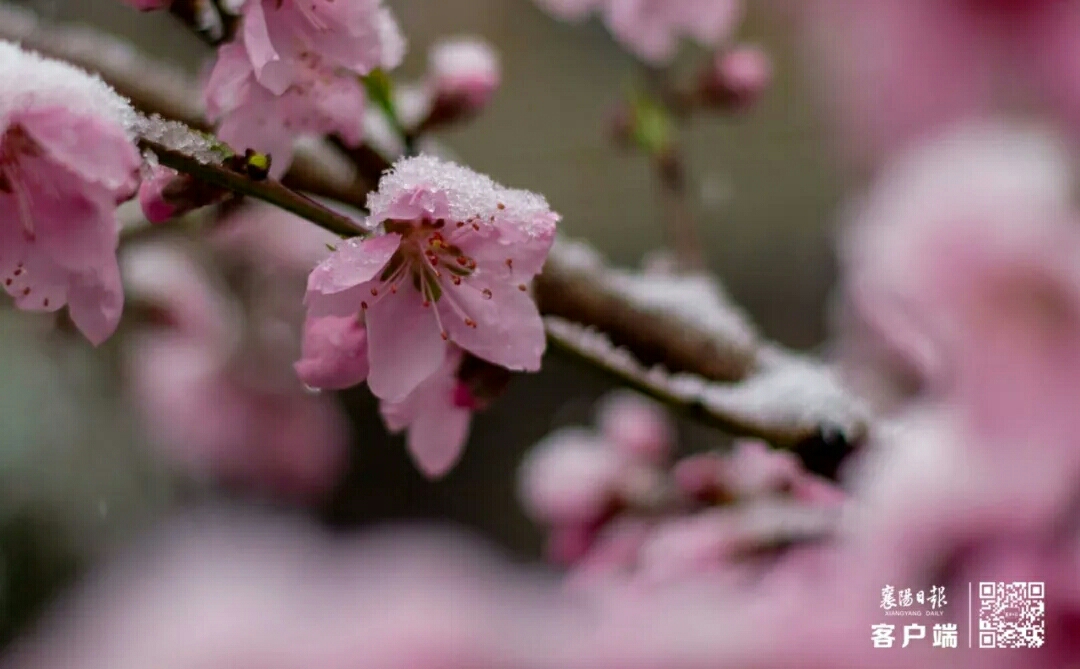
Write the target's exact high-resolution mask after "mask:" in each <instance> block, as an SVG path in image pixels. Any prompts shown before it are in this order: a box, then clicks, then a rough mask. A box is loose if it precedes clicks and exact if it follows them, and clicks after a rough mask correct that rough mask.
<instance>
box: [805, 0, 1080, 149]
mask: <svg viewBox="0 0 1080 669" xmlns="http://www.w3.org/2000/svg"><path fill="white" fill-rule="evenodd" d="M800 9H801V10H802V11H803V12H804V20H805V22H806V25H807V28H808V29H807V34H808V35H809V36H810V37H811V39H812V43H811V46H812V47H813V48H814V50H815V51H816V52H817V53H819V54H820V55H821V56H823V61H824V64H825V67H824V68H823V72H824V75H825V76H824V78H823V80H822V82H821V84H822V85H821V86H819V88H820V90H821V93H822V99H823V100H824V102H825V103H826V104H827V105H828V106H829V107H830V111H831V112H833V114H834V115H835V116H836V117H837V118H838V119H839V120H840V121H842V124H843V128H844V129H845V131H846V132H850V133H851V135H852V137H853V139H854V140H855V141H856V142H858V145H857V146H856V147H854V148H856V149H857V150H860V151H866V152H868V153H870V154H871V155H878V154H881V153H883V152H884V151H887V150H890V149H892V148H894V147H896V146H897V145H899V144H903V143H906V142H909V141H914V140H917V139H919V138H925V137H927V136H929V135H933V134H935V133H936V132H937V131H938V130H940V129H941V128H942V127H943V126H944V125H947V124H949V123H951V122H954V121H958V120H961V119H963V118H965V117H970V116H980V115H986V114H987V112H993V111H994V110H1001V109H1014V108H1030V107H1031V102H1032V101H1036V102H1041V103H1044V104H1047V105H1049V106H1050V107H1052V108H1053V109H1055V110H1056V111H1057V112H1058V113H1059V115H1060V116H1061V117H1062V118H1064V119H1065V120H1066V121H1068V122H1070V123H1071V124H1072V126H1073V128H1080V67H1078V66H1077V65H1076V63H1077V62H1080V60H1078V59H1077V57H1076V56H1077V53H1078V52H1080V45H1078V44H1077V41H1076V39H1075V35H1076V33H1077V31H1078V30H1080V7H1078V6H1077V5H1076V3H1074V2H1068V1H1064V2H1063V1H1061V0H1030V1H1026V2H1013V1H1011V0H1007V1H998V0H986V1H979V2H975V1H972V0H948V1H939V0H914V1H909V0H871V1H869V2H858V3H851V2H845V1H843V0H816V1H815V2H808V3H804V6H803V7H801V8H800Z"/></svg>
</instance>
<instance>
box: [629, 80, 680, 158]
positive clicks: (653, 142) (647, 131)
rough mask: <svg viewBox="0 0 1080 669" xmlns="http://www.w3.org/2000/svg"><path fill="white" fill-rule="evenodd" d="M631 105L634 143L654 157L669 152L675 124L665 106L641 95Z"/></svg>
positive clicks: (637, 95) (636, 96)
mask: <svg viewBox="0 0 1080 669" xmlns="http://www.w3.org/2000/svg"><path fill="white" fill-rule="evenodd" d="M630 105H631V111H632V114H633V116H632V118H633V128H632V133H633V138H634V142H635V143H636V144H637V145H638V146H639V147H641V149H642V150H644V151H646V152H647V153H649V154H650V155H652V156H659V155H662V154H664V153H666V152H667V151H669V150H670V149H671V145H672V142H673V141H674V134H675V123H674V122H673V121H672V119H671V115H670V114H668V111H667V110H666V109H665V108H664V106H663V105H662V104H660V103H659V102H658V101H656V100H654V99H653V98H651V97H649V96H647V95H644V94H641V93H639V94H636V95H634V96H633V99H632V100H631V101H630Z"/></svg>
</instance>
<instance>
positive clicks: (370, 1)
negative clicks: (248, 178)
mask: <svg viewBox="0 0 1080 669" xmlns="http://www.w3.org/2000/svg"><path fill="white" fill-rule="evenodd" d="M404 54H405V42H404V38H403V37H402V36H401V32H400V30H399V29H398V26H397V23H396V22H395V20H394V18H393V16H392V15H391V14H390V11H389V10H388V9H386V8H385V7H383V6H382V2H381V0H351V1H350V2H334V1H333V0H317V1H315V2H307V1H305V2H301V1H300V0H283V1H282V0H247V1H246V2H245V3H244V4H243V7H242V26H241V29H240V32H239V35H238V36H237V38H236V40H235V41H233V42H230V43H228V44H225V45H223V46H222V47H220V48H219V50H218V57H217V62H216V64H215V65H214V68H213V71H212V72H211V74H210V78H209V81H208V82H207V85H206V104H207V109H208V110H209V112H210V115H211V116H212V117H213V118H214V119H215V120H218V121H220V127H219V129H218V134H219V136H220V137H221V139H223V140H224V141H226V142H227V143H229V144H230V145H232V146H233V147H235V148H236V149H238V150H241V151H243V150H245V149H249V148H250V149H255V150H257V151H260V152H262V153H269V154H270V155H271V156H272V157H273V159H274V160H273V164H272V166H271V174H272V175H274V176H280V175H281V174H284V172H285V169H286V168H287V167H288V166H289V163H290V162H291V161H292V151H293V142H294V140H295V139H297V138H298V137H302V136H322V135H327V134H335V135H337V136H338V137H339V138H340V139H341V140H342V141H343V142H344V143H345V144H347V145H349V146H358V145H359V143H360V140H361V132H362V128H363V125H362V119H363V112H364V107H365V94H364V88H363V85H362V83H361V81H360V77H362V76H364V75H367V74H369V73H370V72H372V71H373V70H376V69H379V68H382V69H390V68H393V67H396V66H397V65H398V63H400V62H401V59H402V58H403V57H404Z"/></svg>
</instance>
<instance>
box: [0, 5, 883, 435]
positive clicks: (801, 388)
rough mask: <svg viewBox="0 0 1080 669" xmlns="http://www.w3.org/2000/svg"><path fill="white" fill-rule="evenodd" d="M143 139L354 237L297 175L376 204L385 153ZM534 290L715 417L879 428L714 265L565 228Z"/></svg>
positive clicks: (72, 51)
mask: <svg viewBox="0 0 1080 669" xmlns="http://www.w3.org/2000/svg"><path fill="white" fill-rule="evenodd" d="M0 38H6V39H11V40H15V41H19V42H22V44H23V45H25V46H26V47H28V48H31V49H35V50H38V51H40V52H42V53H43V54H45V55H49V56H52V57H56V58H61V59H64V60H67V61H69V62H72V63H74V64H76V65H79V66H81V67H83V68H85V69H87V70H90V71H93V72H97V73H99V74H100V75H101V76H102V78H103V79H105V80H106V81H108V82H109V83H110V84H112V85H113V86H114V87H115V88H116V89H117V90H118V91H119V92H120V93H121V94H123V95H125V96H127V97H128V98H130V99H131V100H132V102H133V103H134V105H135V106H136V107H137V108H139V109H141V110H142V111H144V112H146V113H158V114H161V115H162V116H164V117H166V118H170V119H174V120H177V121H181V122H183V123H185V124H187V125H189V126H191V127H193V128H199V129H206V128H207V127H208V125H207V123H206V121H205V117H204V114H203V110H202V108H201V106H200V105H199V103H198V100H199V99H200V96H199V95H198V93H197V87H196V86H195V85H194V83H193V82H192V81H191V79H190V78H189V77H187V76H186V75H184V74H183V73H181V72H178V71H177V70H175V69H173V68H171V67H169V66H166V65H163V64H161V63H158V62H155V61H153V60H150V59H147V58H145V57H144V56H142V55H140V54H138V53H136V52H135V51H133V50H132V49H131V47H130V46H129V45H127V44H126V43H124V42H121V41H118V40H117V39H115V38H113V37H111V36H108V35H103V34H100V33H97V32H94V31H92V30H88V29H85V28H73V27H61V26H55V25H51V24H48V23H46V22H44V21H39V20H38V19H37V18H36V17H35V16H34V15H33V14H29V13H27V12H23V11H18V10H14V9H12V8H10V7H7V6H4V5H0ZM144 145H145V146H146V147H147V148H149V149H151V150H153V151H154V152H155V153H157V155H158V158H159V160H160V162H161V163H162V164H165V165H166V166H170V167H173V168H177V169H180V170H182V171H185V172H188V173H192V174H196V175H197V176H199V177H200V178H204V179H206V180H207V181H209V182H211V183H214V184H216V185H218V186H220V187H223V188H228V189H230V190H234V191H236V192H240V193H245V194H247V195H251V196H253V197H258V198H260V199H263V200H266V201H268V202H271V203H274V204H276V205H278V206H280V207H282V208H284V209H287V210H289V211H292V212H293V213H296V214H298V215H300V216H303V217H304V218H308V219H310V220H313V221H314V222H316V223H317V224H320V225H322V226H323V227H326V228H327V229H329V230H331V231H333V232H335V233H337V234H342V235H350V236H351V235H356V234H358V233H360V232H361V230H360V229H359V228H358V227H357V226H356V225H355V224H354V223H353V222H352V221H351V220H350V219H348V218H347V217H343V216H340V215H338V214H336V213H335V212H333V211H332V210H330V209H327V208H325V207H323V206H322V205H320V204H318V203H316V202H314V201H312V200H310V199H308V198H306V197H303V196H300V195H298V194H297V193H294V192H292V191H291V190H289V188H286V187H285V186H290V187H292V188H295V189H299V190H304V191H307V192H310V193H312V194H315V195H320V196H324V197H328V198H331V199H334V200H337V201H340V202H343V203H346V204H351V205H354V206H357V207H363V206H364V204H365V198H366V195H367V192H368V191H369V190H370V188H371V187H372V186H373V185H374V183H375V182H376V181H377V179H378V176H379V173H380V172H381V170H382V168H383V167H384V166H385V163H384V162H382V161H381V160H376V159H373V157H372V155H370V154H368V153H363V152H362V153H360V154H356V155H355V156H354V157H359V158H361V160H358V161H357V163H356V165H359V166H360V169H357V168H356V166H355V165H353V164H351V163H349V161H348V160H347V159H345V157H344V156H343V155H342V154H341V153H340V152H338V151H336V150H334V149H333V148H332V147H329V145H324V146H323V148H320V149H315V150H304V151H300V152H298V154H297V158H296V160H295V161H294V163H293V166H292V168H291V169H290V170H289V173H288V175H287V176H286V178H285V179H284V180H283V184H284V186H283V185H282V184H278V183H276V182H271V181H265V182H260V181H256V180H253V179H249V178H247V177H246V176H244V175H242V174H239V173H237V172H233V171H230V170H228V169H226V168H225V167H223V166H213V165H208V164H206V162H205V161H203V162H200V161H199V160H197V159H196V158H194V157H191V156H188V155H185V154H184V153H183V152H178V151H175V150H173V149H171V148H169V147H166V146H162V145H161V144H160V143H159V142H153V141H152V140H151V141H149V142H147V141H144ZM535 289H536V295H537V301H538V303H539V306H540V309H541V311H542V313H544V314H545V315H546V316H547V319H546V328H547V332H548V336H549V340H550V341H551V342H552V344H553V346H555V347H557V348H560V349H562V350H564V351H567V352H569V353H571V354H572V355H574V356H575V357H577V358H578V359H580V360H583V361H585V362H588V363H589V364H591V365H593V366H595V367H598V368H600V369H602V370H604V371H606V372H607V373H609V374H611V375H612V376H614V377H616V378H617V379H618V380H619V381H621V382H622V383H625V384H627V385H630V386H632V387H634V388H636V389H638V390H640V391H642V392H644V393H647V394H650V395H652V396H654V397H656V398H657V399H660V400H662V401H663V402H665V403H667V404H668V405H670V406H672V407H675V408H677V409H682V410H683V411H685V412H687V413H689V414H691V415H693V416H695V417H697V418H698V419H701V420H703V421H705V422H707V423H710V424H712V425H715V426H717V427H720V428H722V429H725V430H727V431H729V432H732V433H734V434H738V435H751V436H756V437H761V438H764V439H766V440H768V441H770V442H772V443H774V444H776V445H782V446H793V445H797V444H801V443H805V442H806V441H807V440H813V439H815V438H819V439H820V438H826V439H827V437H828V436H829V435H840V436H842V437H844V439H846V440H847V441H848V442H855V441H857V440H858V439H859V438H860V437H861V436H862V435H863V433H864V432H865V430H866V428H867V425H868V421H869V420H870V416H869V412H868V411H867V409H866V408H865V407H864V406H863V404H862V403H861V402H860V401H859V400H858V399H857V398H855V397H853V396H852V395H850V394H849V393H848V392H847V391H846V390H845V389H844V388H843V387H842V385H841V384H840V383H839V382H838V381H837V379H836V378H835V377H834V375H833V372H832V370H831V369H829V368H828V367H827V366H825V365H823V364H821V363H818V362H816V361H814V360H811V359H808V358H805V357H802V356H798V355H796V354H794V353H790V352H787V351H784V350H782V349H781V348H779V347H778V346H776V345H773V344H770V343H767V342H764V341H763V340H762V338H761V337H760V335H759V334H758V333H757V332H756V330H755V329H754V327H753V326H752V325H751V323H750V320H749V318H747V317H746V315H745V314H744V313H743V312H742V311H741V310H740V309H739V308H738V307H736V306H735V305H734V304H732V303H731V301H730V300H729V299H728V298H727V296H726V294H725V293H724V291H723V289H722V287H721V286H720V284H719V283H718V282H717V281H715V280H714V279H713V278H711V277H710V276H708V275H705V274H695V275H674V274H667V273H663V272H660V273H656V272H653V273H644V274H643V273H634V272H627V271H622V270H616V269H613V268H611V267H609V266H607V265H606V264H605V263H604V261H603V260H602V259H601V258H600V257H599V256H598V255H597V254H596V253H595V252H594V251H592V250H591V249H589V248H588V247H587V246H585V245H582V244H574V243H568V242H563V241H560V242H558V243H557V244H556V246H555V247H554V249H553V250H552V253H551V256H550V258H549V260H548V263H547V265H546V267H545V269H544V272H543V273H542V274H541V275H540V276H539V277H538V278H537V281H536V283H535ZM577 323H585V324H587V325H584V326H583V325H578V324H577ZM593 328H600V329H602V330H603V332H604V333H606V334H600V333H598V332H596V331H595V330H594V329H593ZM623 347H625V348H623ZM631 351H632V353H631Z"/></svg>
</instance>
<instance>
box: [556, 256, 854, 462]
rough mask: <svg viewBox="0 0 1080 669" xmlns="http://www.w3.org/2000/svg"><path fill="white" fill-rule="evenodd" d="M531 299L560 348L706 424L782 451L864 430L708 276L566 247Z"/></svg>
mask: <svg viewBox="0 0 1080 669" xmlns="http://www.w3.org/2000/svg"><path fill="white" fill-rule="evenodd" d="M536 292H537V298H538V301H539V303H540V308H541V311H543V312H544V313H545V314H547V318H546V319H545V325H546V327H547V331H548V338H549V340H550V341H551V342H552V343H553V345H554V346H555V347H557V348H559V349H562V350H563V351H564V352H567V353H569V354H571V355H573V356H574V357H577V358H579V359H581V360H583V361H587V362H589V363H590V364H591V365H592V366H594V367H600V368H602V369H603V370H604V371H606V372H607V373H608V374H610V375H612V376H613V377H615V378H616V379H618V380H619V381H620V382H621V383H624V384H627V385H630V386H632V387H633V388H635V389H637V390H639V391H640V392H643V393H645V394H648V395H651V396H652V397H654V398H656V399H658V400H660V401H662V402H664V403H665V404H667V405H669V406H672V407H675V408H677V409H681V410H682V411H683V412H685V413H687V414H689V415H691V416H693V417H695V418H697V419H698V420H701V421H702V422H705V423H708V424H711V425H713V426H716V427H719V428H722V429H724V430H726V431H728V432H731V433H733V434H737V435H746V436H755V437H760V438H763V439H766V440H768V441H770V442H772V443H773V444H776V445H779V446H797V445H801V444H803V443H804V442H807V441H808V440H813V439H822V440H824V441H830V440H832V439H833V438H834V437H842V440H843V441H846V442H847V443H849V444H850V443H855V442H857V441H858V440H859V439H860V438H861V437H862V436H863V435H864V434H865V432H866V429H867V427H868V424H869V420H870V413H869V410H868V408H867V407H866V406H865V405H864V404H863V403H862V402H861V401H860V400H859V399H858V398H856V397H855V396H854V395H852V394H851V393H850V392H848V391H847V390H846V389H845V388H844V386H843V385H842V384H841V383H840V381H839V379H838V378H837V377H836V375H835V373H834V371H833V370H832V369H831V368H829V367H828V366H826V365H824V364H822V363H820V362H817V361H815V360H813V359H811V358H808V357H805V356H801V355H798V354H795V353H792V352H789V351H785V350H784V349H782V348H781V347H779V346H777V345H776V344H773V343H770V342H767V341H764V340H763V339H762V338H761V337H760V336H759V335H758V334H757V332H756V331H755V330H754V328H753V326H752V325H751V324H750V321H749V319H748V318H747V317H746V315H745V314H744V313H743V312H742V311H741V310H740V309H739V308H738V307H737V306H735V305H734V304H732V303H731V302H730V301H729V300H728V299H727V297H726V295H725V294H724V292H723V289H722V288H721V286H720V285H719V284H718V283H717V282H716V281H715V280H714V279H712V278H711V277H709V276H708V275H704V274H698V275H681V274H670V273H663V272H653V273H632V272H627V271H624V270H619V269H615V268H612V267H610V266H608V265H606V264H605V263H604V261H603V259H602V258H600V257H599V256H598V255H597V254H596V253H595V252H594V251H592V250H591V249H590V248H589V247H587V246H585V245H583V244H580V243H571V242H565V241H560V242H559V243H557V244H556V245H555V247H554V248H553V249H552V253H551V256H550V258H549V261H548V265H547V266H546V267H545V269H544V272H543V274H542V275H541V276H540V277H539V278H538V280H537V283H536ZM580 323H586V324H588V325H580Z"/></svg>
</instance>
